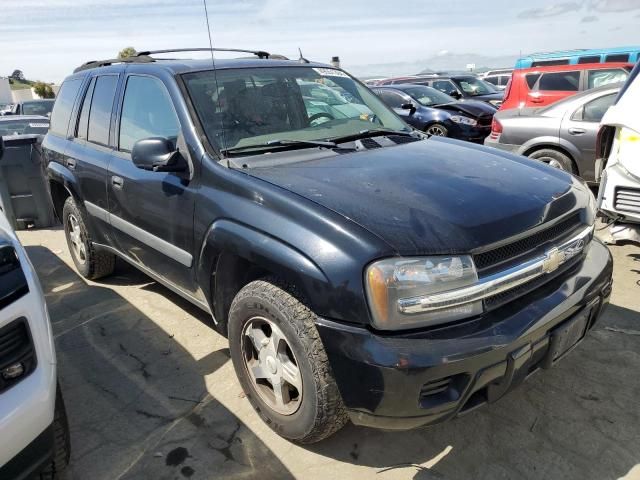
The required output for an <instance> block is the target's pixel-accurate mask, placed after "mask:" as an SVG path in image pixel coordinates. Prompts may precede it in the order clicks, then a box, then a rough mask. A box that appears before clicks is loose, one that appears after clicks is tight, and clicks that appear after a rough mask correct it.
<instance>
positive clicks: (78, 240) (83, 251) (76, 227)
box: [68, 214, 87, 264]
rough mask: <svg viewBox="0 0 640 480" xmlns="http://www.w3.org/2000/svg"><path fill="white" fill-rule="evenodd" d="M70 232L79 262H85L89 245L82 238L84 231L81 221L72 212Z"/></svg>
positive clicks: (69, 221)
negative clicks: (81, 228)
mask: <svg viewBox="0 0 640 480" xmlns="http://www.w3.org/2000/svg"><path fill="white" fill-rule="evenodd" d="M68 234H69V240H70V241H71V248H72V249H73V253H74V255H75V257H76V260H78V262H80V263H82V264H84V263H85V262H86V261H87V247H86V246H85V242H84V241H83V239H82V231H81V230H80V223H79V222H78V219H77V218H76V216H75V215H73V214H71V215H69V217H68Z"/></svg>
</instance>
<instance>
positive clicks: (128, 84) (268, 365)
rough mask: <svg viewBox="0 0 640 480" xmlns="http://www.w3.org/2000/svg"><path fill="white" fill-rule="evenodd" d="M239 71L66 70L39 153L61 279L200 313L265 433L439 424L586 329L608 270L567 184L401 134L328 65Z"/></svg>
mask: <svg viewBox="0 0 640 480" xmlns="http://www.w3.org/2000/svg"><path fill="white" fill-rule="evenodd" d="M255 56H256V58H242V59H226V60H223V59H217V60H215V64H213V62H212V61H205V60H161V59H159V58H158V56H157V55H155V53H154V52H144V53H141V54H139V55H138V56H137V57H133V58H130V59H128V60H127V61H126V62H125V63H116V61H104V62H92V63H89V64H86V65H84V66H82V67H80V68H79V69H77V70H76V72H75V73H74V74H73V75H71V76H70V77H68V78H67V79H66V80H65V82H64V84H63V85H62V88H61V91H60V94H59V96H58V99H57V101H56V104H55V107H54V110H53V115H52V118H51V129H50V131H49V133H48V134H47V136H46V138H45V140H44V144H43V149H44V152H45V155H46V156H47V159H48V167H47V171H48V177H49V184H50V189H51V195H52V199H53V203H54V205H55V210H56V212H57V215H59V217H60V218H61V219H62V221H63V223H64V229H65V233H66V237H67V241H68V245H69V248H70V251H71V254H72V257H73V261H74V262H75V265H76V267H77V269H78V271H79V272H80V273H81V274H82V275H84V276H85V277H86V278H90V279H97V278H99V277H102V276H104V275H108V274H109V273H111V272H112V271H113V268H114V262H115V259H116V257H120V258H121V259H124V260H125V261H127V262H129V263H131V264H133V265H135V266H136V267H138V268H140V269H141V270H142V271H144V272H146V273H147V274H148V275H149V276H151V277H152V278H154V279H156V280H157V281H158V282H160V283H162V284H164V285H166V286H167V287H168V288H169V289H171V290H173V291H175V292H177V293H178V294H180V295H182V296H183V297H185V298H186V299H188V300H190V301H191V302H193V303H194V304H196V305H198V306H199V307H201V308H202V309H204V310H206V311H208V312H210V313H211V314H212V316H213V317H214V320H215V324H216V325H217V328H218V329H219V330H220V332H222V333H223V334H225V335H228V338H229V344H230V350H231V356H232V359H233V364H234V366H235V370H236V373H237V375H238V377H239V379H240V382H241V384H242V388H243V389H244V391H245V392H246V394H247V397H248V398H249V400H250V401H251V403H252V404H253V406H254V407H255V409H256V410H257V411H258V412H259V414H260V415H261V416H262V418H263V419H264V420H265V421H266V422H267V423H268V424H269V425H270V426H271V427H272V428H273V429H274V430H275V431H276V432H278V433H279V434H280V435H282V436H284V437H286V438H289V439H293V440H296V441H299V442H306V443H310V442H315V441H319V440H321V439H323V438H325V437H327V436H329V435H330V434H332V433H334V432H335V431H337V430H338V429H340V428H341V427H342V426H343V425H344V423H345V422H346V421H347V419H349V418H350V419H351V420H352V421H353V422H354V423H357V424H360V425H369V426H375V427H381V428H389V429H404V428H411V427H415V426H419V425H425V424H430V423H435V422H439V421H442V420H445V419H449V418H452V417H455V416H456V415H458V414H460V413H463V412H465V411H468V410H470V409H472V408H474V407H476V406H478V405H480V404H482V403H484V402H492V401H495V400H496V399H498V398H500V397H501V396H502V395H503V394H505V393H506V392H507V391H509V390H510V389H511V388H512V387H514V386H516V385H518V384H519V383H520V382H521V381H522V380H523V379H524V378H525V377H526V376H527V375H529V374H530V373H532V372H533V371H535V370H537V369H538V368H541V367H542V368H547V367H549V366H551V365H552V364H553V363H554V362H555V361H556V360H558V359H559V358H560V357H561V356H562V355H563V354H564V353H565V352H567V351H569V350H570V349H571V348H572V347H573V346H574V345H576V344H577V343H578V342H579V341H580V340H581V339H582V338H583V336H584V335H585V333H586V332H587V331H588V330H589V329H590V328H591V327H592V326H593V325H594V322H595V320H596V318H597V317H598V315H599V314H600V312H601V310H602V307H603V305H604V304H605V303H606V302H607V300H608V298H609V294H610V291H611V274H612V261H611V257H610V254H609V252H608V250H607V248H606V247H605V246H603V245H602V244H601V243H600V242H599V241H598V240H596V239H594V238H593V223H594V199H593V195H592V194H591V193H590V191H589V189H588V188H587V187H586V186H585V184H584V183H583V182H582V181H581V180H579V179H578V178H576V177H574V176H572V175H570V174H568V173H565V172H563V171H560V170H557V169H554V168H550V167H548V166H546V165H544V164H541V163H539V162H536V161H533V160H528V159H526V158H523V157H517V156H513V155H509V154H506V153H502V152H499V151H497V150H493V149H487V148H485V147H482V146H475V145H471V144H468V143H462V142H458V141H455V140H450V139H444V138H438V137H430V138H429V137H427V136H426V135H424V134H422V133H420V132H417V131H413V130H412V129H411V128H410V127H409V126H407V125H406V124H405V123H403V122H402V121H401V120H400V118H399V117H398V116H396V114H395V113H394V112H393V111H391V110H390V109H389V108H387V107H386V106H385V105H384V104H383V103H382V102H381V101H380V100H379V99H378V98H377V97H376V96H375V95H374V94H373V93H372V92H371V91H370V90H368V89H367V88H366V87H365V86H364V85H363V84H361V83H359V82H358V81H357V80H355V79H354V78H352V77H351V76H349V75H348V74H346V73H345V72H344V71H342V70H340V69H336V68H332V67H330V66H327V65H323V64H316V63H308V62H302V61H288V60H284V59H282V58H278V59H275V58H273V57H270V56H269V55H268V54H267V53H266V52H255ZM214 65H215V66H214ZM309 82H317V83H319V84H322V85H324V87H327V88H330V89H334V90H335V92H336V94H339V95H340V96H341V97H342V98H344V99H347V100H348V102H350V103H352V104H353V105H352V106H353V108H350V109H347V108H344V107H343V108H342V110H341V112H342V113H340V112H338V111H336V110H335V109H334V108H332V106H331V105H329V104H327V103H323V102H322V101H319V100H317V99H315V100H314V99H310V98H306V97H304V95H303V94H302V92H301V88H300V85H301V84H307V83H309ZM355 111H360V112H362V113H359V114H358V113H353V112H355ZM344 112H351V113H349V114H345V113H344Z"/></svg>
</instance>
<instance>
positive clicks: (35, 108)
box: [5, 99, 54, 117]
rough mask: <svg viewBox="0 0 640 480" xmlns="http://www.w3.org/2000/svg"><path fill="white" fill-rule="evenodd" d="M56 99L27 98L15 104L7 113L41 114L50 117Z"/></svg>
mask: <svg viewBox="0 0 640 480" xmlns="http://www.w3.org/2000/svg"><path fill="white" fill-rule="evenodd" d="M53 102H54V100H51V99H43V100H25V101H23V102H18V103H15V104H13V108H12V109H11V110H10V111H8V112H5V115H39V116H44V117H48V116H50V115H51V109H52V108H53Z"/></svg>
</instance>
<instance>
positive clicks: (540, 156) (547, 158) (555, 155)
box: [529, 148, 578, 175]
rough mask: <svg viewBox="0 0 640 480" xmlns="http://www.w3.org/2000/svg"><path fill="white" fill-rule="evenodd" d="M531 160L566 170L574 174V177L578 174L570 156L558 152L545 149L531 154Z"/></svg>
mask: <svg viewBox="0 0 640 480" xmlns="http://www.w3.org/2000/svg"><path fill="white" fill-rule="evenodd" d="M529 158H532V159H534V160H539V161H541V162H544V163H546V164H548V165H549V166H551V167H554V168H558V169H560V170H564V171H565V172H569V173H573V174H574V175H575V174H577V173H578V171H577V169H576V167H575V165H574V163H573V160H571V158H570V157H569V156H567V155H565V154H564V153H562V152H559V151H558V150H553V149H551V148H543V149H541V150H536V151H535V152H532V153H530V154H529Z"/></svg>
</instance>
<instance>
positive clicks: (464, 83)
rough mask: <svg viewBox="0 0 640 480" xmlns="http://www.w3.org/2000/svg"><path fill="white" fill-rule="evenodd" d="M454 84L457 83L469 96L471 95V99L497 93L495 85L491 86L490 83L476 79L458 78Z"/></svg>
mask: <svg viewBox="0 0 640 480" xmlns="http://www.w3.org/2000/svg"><path fill="white" fill-rule="evenodd" d="M454 82H456V83H457V84H458V86H459V87H460V88H461V89H462V91H463V92H464V93H466V94H467V95H469V96H470V97H475V96H478V95H489V94H491V93H496V89H495V88H493V85H491V84H490V83H488V82H485V81H484V80H480V79H479V78H474V77H464V78H456V79H455V80H454Z"/></svg>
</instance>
